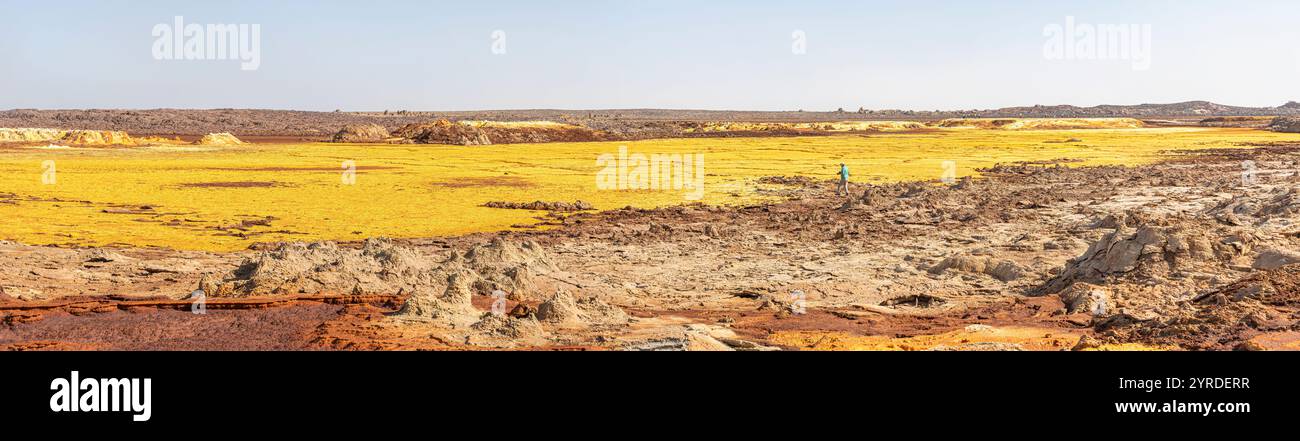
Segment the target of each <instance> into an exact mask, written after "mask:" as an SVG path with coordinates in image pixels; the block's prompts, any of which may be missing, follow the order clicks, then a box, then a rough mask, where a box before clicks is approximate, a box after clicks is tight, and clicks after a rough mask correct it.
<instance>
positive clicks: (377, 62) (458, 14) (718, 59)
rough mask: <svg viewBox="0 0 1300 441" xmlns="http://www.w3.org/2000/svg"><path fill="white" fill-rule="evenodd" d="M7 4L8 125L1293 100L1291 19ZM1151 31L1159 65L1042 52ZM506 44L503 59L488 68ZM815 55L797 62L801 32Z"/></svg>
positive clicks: (866, 7) (718, 7)
mask: <svg viewBox="0 0 1300 441" xmlns="http://www.w3.org/2000/svg"><path fill="white" fill-rule="evenodd" d="M543 3H544V2H541V1H507V0H500V1H484V0H476V1H460V2H444V1H430V0H423V1H420V0H406V1H401V0H392V1H386V0H374V1H368V2H362V1H356V0H351V1H295V0H282V1H244V0H210V1H179V0H173V1H164V0H100V1H89V0H86V1H74V0H52V1H29V0H0V7H2V8H3V11H4V13H3V16H4V17H5V18H4V22H5V25H4V26H0V109H8V108H85V107H94V108H156V107H180V108H215V107H239V108H275V109H308V110H333V109H336V108H337V109H347V110H384V109H393V110H396V109H411V110H415V109H419V110H473V109H519V108H567V109H577V108H695V109H754V110H788V109H809V110H813V109H817V110H822V109H834V108H836V107H845V108H850V109H856V108H857V107H858V106H866V107H868V108H875V109H882V108H903V109H936V108H941V109H964V108H993V107H1003V106H1013V105H1030V104H1078V105H1095V104H1103V103H1111V104H1136V103H1144V102H1174V101H1185V100H1193V99H1204V100H1211V101H1216V102H1221V103H1224V104H1234V105H1251V106H1271V105H1279V104H1282V103H1284V102H1286V101H1288V100H1300V81H1296V78H1300V49H1297V48H1300V29H1298V27H1297V26H1296V23H1297V21H1298V20H1300V2H1296V1H1291V0H1276V1H1249V0H1242V1H1193V0H1153V1H1143V0H1129V1H1096V0H1094V1H1041V0H1039V1H996V0H988V1H972V0H964V1H938V0H931V1H848V0H840V1H809V0H804V1H763V0H750V1H706V0H694V1H677V0H655V1H556V2H549V3H552V4H543ZM177 15H181V16H184V17H185V18H186V20H187V22H190V23H201V24H211V23H245V24H251V23H256V24H260V25H261V27H262V49H261V66H260V69H259V70H256V71H242V70H240V69H239V64H238V62H233V61H180V62H177V61H159V60H155V59H153V56H152V53H151V47H152V45H153V41H154V37H153V36H151V35H150V32H151V30H152V29H153V27H154V25H155V24H158V23H171V21H172V18H173V17H174V16H177ZM1067 15H1068V16H1074V17H1076V20H1078V21H1079V22H1082V23H1091V24H1150V25H1151V26H1152V41H1151V46H1152V56H1151V68H1150V69H1149V70H1146V71H1134V70H1133V69H1132V68H1131V65H1130V63H1129V62H1127V61H1122V60H1104V61H1096V60H1093V61H1062V60H1047V59H1045V58H1044V56H1043V51H1042V47H1043V44H1044V40H1045V39H1044V37H1043V28H1044V26H1047V25H1049V24H1052V23H1063V22H1064V20H1065V17H1066V16H1067ZM498 29H500V30H503V31H505V32H506V36H507V39H506V44H507V45H506V48H507V53H506V54H505V55H493V54H492V52H491V44H492V40H491V34H492V32H493V31H494V30H498ZM795 30H802V31H804V32H805V34H806V35H807V53H806V54H805V55H802V56H796V55H793V54H792V53H791V42H792V41H791V33H792V32H793V31H795Z"/></svg>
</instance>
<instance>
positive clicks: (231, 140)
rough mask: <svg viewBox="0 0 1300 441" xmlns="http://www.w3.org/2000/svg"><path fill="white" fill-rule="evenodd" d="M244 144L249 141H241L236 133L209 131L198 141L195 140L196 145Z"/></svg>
mask: <svg viewBox="0 0 1300 441" xmlns="http://www.w3.org/2000/svg"><path fill="white" fill-rule="evenodd" d="M244 144H247V143H246V142H244V141H240V140H239V138H236V137H235V135H231V134H229V133H209V134H207V135H203V138H202V139H199V140H198V141H195V142H194V145H211V146H231V145H244Z"/></svg>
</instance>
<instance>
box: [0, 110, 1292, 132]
mask: <svg viewBox="0 0 1300 441" xmlns="http://www.w3.org/2000/svg"><path fill="white" fill-rule="evenodd" d="M1233 116H1300V103H1296V102H1294V101H1292V102H1288V103H1286V104H1284V105H1281V106H1277V107H1238V106H1226V105H1221V104H1215V103H1211V102H1206V101H1190V102H1184V103H1174V104H1141V105H1127V106H1125V105H1102V106H1095V107H1078V106H1068V105H1063V106H1042V105H1039V106H1027V107H1009V108H1002V109H989V110H946V111H945V110H935V111H915V110H870V109H865V108H862V109H857V110H843V109H838V110H834V111H812V110H809V111H803V110H791V111H722V110H660V109H620V110H581V111H579V110H491V111H448V112H428V111H408V110H385V111H377V112H344V111H334V112H310V111H286V110H256V109H212V110H190V109H150V110H108V109H90V110H35V109H14V110H6V111H0V127H52V128H61V129H79V130H99V131H124V132H128V133H131V134H133V135H139V136H169V137H170V136H182V137H185V136H202V135H205V134H208V133H221V132H229V133H232V134H234V135H235V136H239V137H295V138H304V139H311V140H321V141H324V140H330V139H332V138H333V137H334V135H335V134H336V133H338V132H339V131H340V129H342V128H344V127H345V126H353V129H354V130H355V129H356V128H358V127H363V126H367V125H377V126H380V127H383V128H384V129H385V130H388V131H393V130H397V129H399V128H401V127H403V126H406V125H409V124H428V123H430V122H432V121H437V120H440V119H446V120H449V121H502V122H510V121H552V122H557V123H564V124H571V125H575V126H580V127H585V128H587V129H590V130H593V131H597V132H603V133H605V134H607V136H610V137H613V138H616V139H648V138H663V137H675V136H681V135H682V134H683V133H685V132H687V131H689V129H692V128H696V127H698V126H699V123H707V122H776V123H808V122H836V121H872V120H876V121H894V120H904V121H936V120H941V119H948V118H1138V119H1184V120H1186V119H1190V122H1191V123H1193V124H1194V123H1195V121H1196V120H1200V119H1205V118H1211V117H1233ZM368 130H371V132H370V134H369V135H367V136H366V137H365V138H366V139H376V138H378V136H377V135H376V134H378V133H379V132H377V131H374V130H373V128H371V129H368Z"/></svg>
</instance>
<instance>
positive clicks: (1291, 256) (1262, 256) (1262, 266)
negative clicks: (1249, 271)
mask: <svg viewBox="0 0 1300 441" xmlns="http://www.w3.org/2000/svg"><path fill="white" fill-rule="evenodd" d="M1297 262H1300V254H1296V253H1292V252H1290V251H1282V250H1265V251H1264V252H1261V253H1259V257H1256V258H1255V263H1253V264H1251V265H1250V267H1251V268H1254V269H1257V270H1272V269H1278V268H1281V267H1283V266H1285V265H1290V264H1293V263H1297Z"/></svg>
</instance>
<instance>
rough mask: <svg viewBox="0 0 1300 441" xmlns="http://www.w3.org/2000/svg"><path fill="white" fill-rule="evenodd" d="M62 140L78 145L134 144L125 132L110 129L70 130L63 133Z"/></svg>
mask: <svg viewBox="0 0 1300 441" xmlns="http://www.w3.org/2000/svg"><path fill="white" fill-rule="evenodd" d="M62 141H63V142H66V143H69V144H78V145H135V144H136V142H135V140H134V139H132V138H131V135H127V134H126V132H119V131H112V130H103V131H101V130H72V131H69V132H68V134H66V135H63V138H62Z"/></svg>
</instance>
